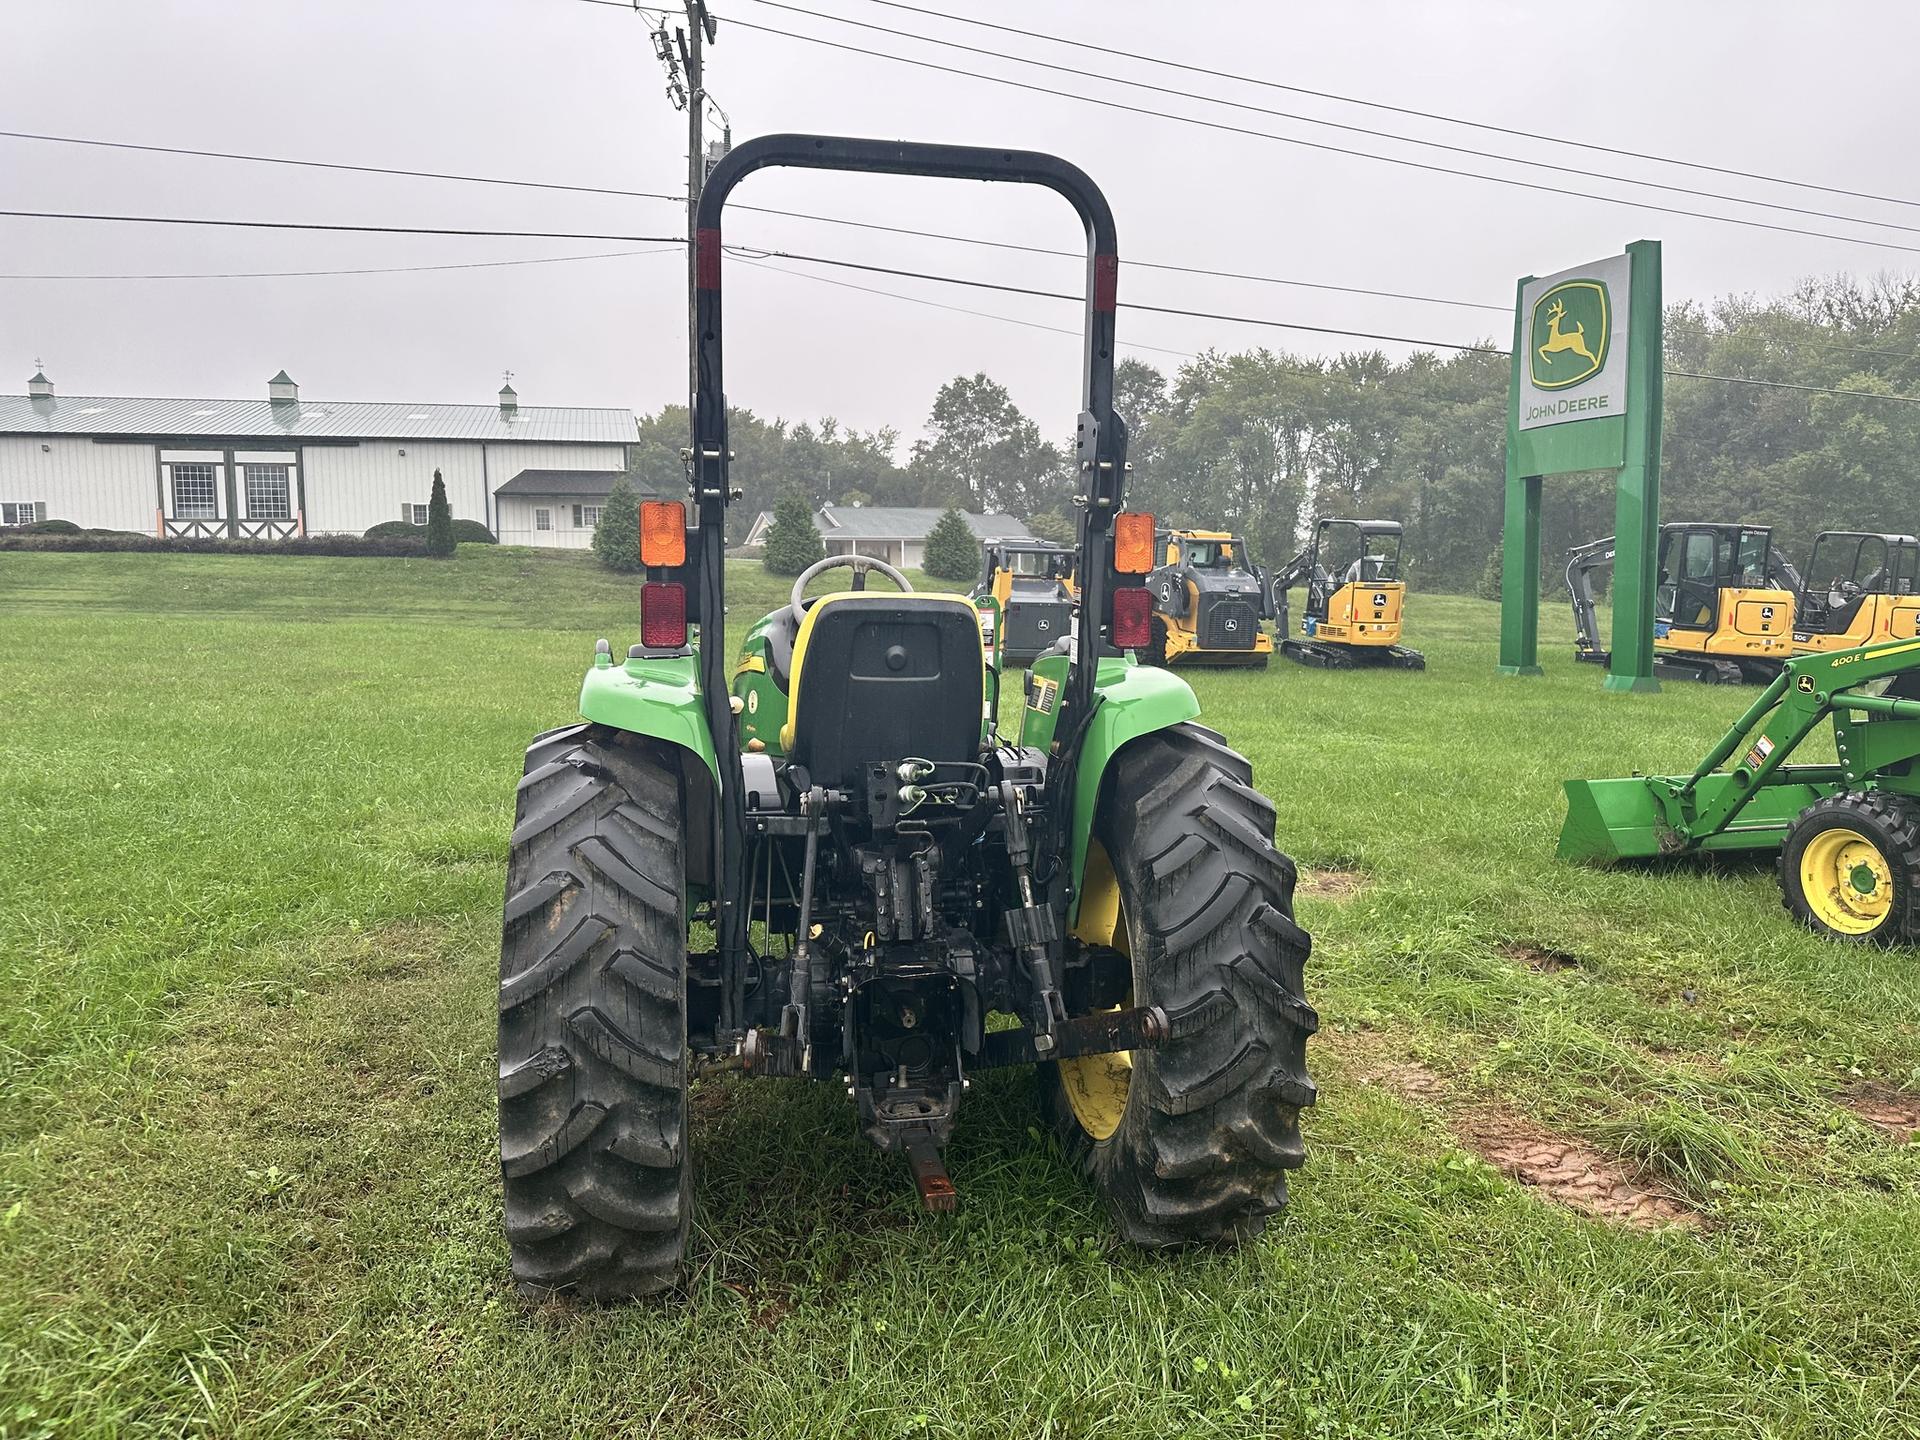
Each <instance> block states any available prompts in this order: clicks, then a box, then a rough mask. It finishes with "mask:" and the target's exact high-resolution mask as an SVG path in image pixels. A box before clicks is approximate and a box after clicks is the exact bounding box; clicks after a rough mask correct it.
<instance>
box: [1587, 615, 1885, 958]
mask: <svg viewBox="0 0 1920 1440" xmlns="http://www.w3.org/2000/svg"><path fill="white" fill-rule="evenodd" d="M1822 721H1831V723H1832V730H1833V747H1834V752H1835V757H1836V758H1835V759H1834V760H1833V761H1831V762H1827V761H1817V762H1812V763H1803V764H1794V763H1792V757H1793V754H1794V751H1795V750H1796V749H1797V748H1798V747H1799V746H1800V745H1801V744H1802V743H1804V742H1805V741H1806V740H1807V738H1808V737H1809V736H1810V735H1812V734H1813V733H1814V732H1815V730H1817V729H1818V727H1819V726H1820V724H1821V722H1822ZM1736 757H1737V758H1736ZM1916 760H1920V640H1902V641H1898V642H1896V643H1894V644H1890V645H1873V646H1867V647H1864V648H1861V649H1857V650H1839V651H1833V652H1830V653H1826V654H1814V655H1804V656H1800V657H1798V658H1796V659H1793V660H1789V661H1787V662H1786V664H1785V666H1784V668H1783V669H1782V670H1781V672H1780V674H1778V675H1777V676H1775V677H1774V679H1773V682H1772V683H1771V684H1770V685H1768V686H1767V689H1766V691H1765V693H1764V694H1762V695H1761V696H1760V698H1759V699H1757V700H1755V701H1754V702H1753V704H1752V705H1751V706H1750V707H1749V708H1748V709H1747V711H1746V713H1745V714H1743V715H1742V716H1741V717H1740V718H1739V719H1738V720H1737V721H1735V722H1734V724H1733V728H1732V729H1730V730H1728V731H1727V733H1726V734H1725V735H1723V736H1721V737H1720V740H1719V743H1717V744H1716V745H1715V746H1714V747H1713V749H1712V750H1710V751H1709V752H1708V753H1707V756H1706V758H1705V759H1703V760H1702V761H1701V762H1700V763H1699V765H1697V766H1696V767H1695V768H1694V770H1693V773H1692V774H1690V775H1634V776H1631V777H1628V778H1625V779H1619V780H1569V781H1567V782H1566V793H1567V818H1566V823H1565V824H1564V825H1563V826H1562V828H1561V831H1560V850H1559V854H1560V858H1561V859H1563V860H1580V861H1587V862H1589V863H1595V864H1610V863H1612V862H1615V861H1619V860H1653V859H1667V858H1672V857H1676V856H1682V855H1692V854H1702V853H1719V852H1723V851H1736V850H1737V851H1748V852H1754V851H1758V852H1762V853H1777V854H1778V855H1779V862H1778V872H1779V879H1780V892H1781V898H1782V900H1783V902H1784V903H1785V905H1786V907H1787V910H1788V912H1789V913H1791V914H1792V915H1793V916H1794V917H1795V918H1796V919H1798V920H1799V921H1800V922H1801V923H1802V924H1804V925H1806V926H1807V927H1808V928H1809V929H1811V930H1813V931H1814V932H1815V933H1817V934H1821V935H1826V936H1829V937H1831V938H1833V939H1837V940H1852V941H1862V942H1873V943H1877V944H1882V945H1890V944H1894V943H1896V942H1904V943H1913V942H1916V941H1920V766H1916V764H1915V762H1916ZM1722 766H1726V767H1727V768H1725V769H1722V768H1721V767H1722Z"/></svg>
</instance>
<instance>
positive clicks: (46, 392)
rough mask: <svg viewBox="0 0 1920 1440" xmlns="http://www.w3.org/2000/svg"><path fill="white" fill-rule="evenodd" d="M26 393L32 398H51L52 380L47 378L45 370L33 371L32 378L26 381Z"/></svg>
mask: <svg viewBox="0 0 1920 1440" xmlns="http://www.w3.org/2000/svg"><path fill="white" fill-rule="evenodd" d="M27 395H28V396H29V397H30V398H31V399H34V400H51V399H53V381H51V380H49V379H48V378H47V372H46V371H44V370H35V371H34V372H33V378H32V379H31V380H29V381H27Z"/></svg>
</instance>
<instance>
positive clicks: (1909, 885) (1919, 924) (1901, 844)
mask: <svg viewBox="0 0 1920 1440" xmlns="http://www.w3.org/2000/svg"><path fill="white" fill-rule="evenodd" d="M1827 815H1836V816H1843V817H1846V818H1848V819H1851V820H1856V821H1861V822H1864V823H1867V824H1870V825H1877V826H1878V827H1879V828H1880V830H1881V831H1882V832H1883V833H1884V834H1885V836H1886V838H1887V840H1888V841H1889V842H1890V844H1889V846H1888V848H1889V849H1890V850H1891V851H1892V853H1891V854H1889V855H1888V856H1887V859H1888V860H1889V861H1890V862H1891V864H1892V868H1893V871H1894V873H1895V875H1896V877H1897V882H1896V889H1895V892H1894V897H1895V898H1894V910H1893V913H1892V915H1891V916H1890V920H1889V923H1888V924H1885V925H1883V926H1881V927H1880V928H1879V929H1878V930H1877V931H1875V932H1873V933H1872V934H1869V935H1842V934H1840V933H1838V932H1836V931H1832V930H1829V929H1827V928H1826V927H1825V926H1823V925H1821V924H1820V923H1819V922H1818V921H1817V920H1816V919H1815V917H1814V916H1813V914H1812V911H1811V910H1810V909H1809V908H1808V906H1807V905H1806V903H1805V901H1804V900H1803V898H1802V896H1801V890H1800V883H1799V874H1798V872H1799V866H1800V852H1801V849H1802V848H1803V847H1802V846H1801V845H1800V844H1799V843H1798V841H1799V840H1800V838H1801V836H1802V835H1803V833H1804V830H1803V827H1805V826H1808V825H1809V824H1814V823H1817V822H1818V821H1819V820H1820V819H1821V818H1822V817H1823V816H1827ZM1775 865H1776V873H1777V875H1778V878H1779V881H1780V903H1781V904H1782V905H1784V906H1785V907H1786V910H1787V913H1788V914H1790V915H1792V916H1793V918H1794V919H1795V920H1798V921H1799V922H1800V923H1801V924H1802V925H1804V926H1806V927H1807V928H1808V929H1809V930H1813V931H1815V932H1816V933H1820V934H1825V935H1828V936H1830V937H1831V938H1833V939H1836V940H1840V941H1845V942H1851V943H1856V944H1870V945H1898V944H1903V943H1913V942H1915V941H1920V800H1914V799H1912V798H1911V797H1909V796H1906V795H1897V794H1894V793H1893V792H1892V791H1888V790H1842V791H1840V792H1838V793H1836V794H1833V795H1828V796H1825V797H1823V798H1821V799H1819V800H1816V801H1814V802H1813V804H1811V805H1809V806H1807V808H1806V809H1804V810H1802V811H1801V812H1800V813H1799V814H1798V815H1796V816H1795V817H1794V820H1793V824H1792V825H1791V826H1789V827H1788V829H1787V841H1786V844H1784V845H1782V846H1781V847H1780V858H1779V859H1778V860H1777V861H1776V862H1775Z"/></svg>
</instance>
